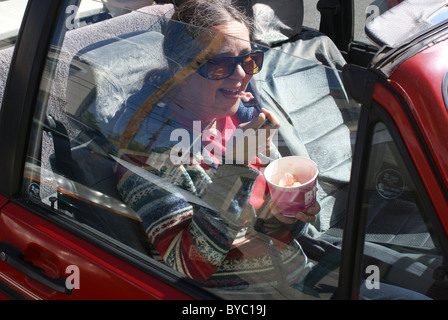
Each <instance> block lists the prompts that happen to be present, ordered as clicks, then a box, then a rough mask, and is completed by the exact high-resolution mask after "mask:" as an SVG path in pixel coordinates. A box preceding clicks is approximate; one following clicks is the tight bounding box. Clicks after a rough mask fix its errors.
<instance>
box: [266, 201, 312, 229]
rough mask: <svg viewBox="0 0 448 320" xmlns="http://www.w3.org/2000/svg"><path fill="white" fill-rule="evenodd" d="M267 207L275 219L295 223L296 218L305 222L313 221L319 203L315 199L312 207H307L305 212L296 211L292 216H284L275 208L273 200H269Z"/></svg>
mask: <svg viewBox="0 0 448 320" xmlns="http://www.w3.org/2000/svg"><path fill="white" fill-rule="evenodd" d="M269 207H270V209H271V214H272V215H273V216H274V217H275V218H277V220H279V221H281V222H283V223H286V224H293V223H296V222H297V221H298V220H299V221H302V222H305V223H309V222H314V220H315V219H316V215H317V214H318V213H319V212H320V204H319V202H317V201H316V204H315V205H314V206H313V207H311V208H309V209H307V210H306V211H305V212H297V213H296V215H295V216H294V217H287V216H284V215H283V214H282V213H281V212H280V211H279V210H278V209H277V207H276V206H275V203H274V202H271V203H270V204H269Z"/></svg>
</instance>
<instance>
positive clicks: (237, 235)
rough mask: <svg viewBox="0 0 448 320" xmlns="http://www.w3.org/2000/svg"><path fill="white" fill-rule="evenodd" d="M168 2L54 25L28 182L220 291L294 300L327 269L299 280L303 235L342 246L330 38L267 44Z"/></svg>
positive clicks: (343, 146) (341, 118)
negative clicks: (205, 24) (199, 22)
mask: <svg viewBox="0 0 448 320" xmlns="http://www.w3.org/2000/svg"><path fill="white" fill-rule="evenodd" d="M156 9H157V10H156ZM153 10H155V11H153ZM170 10H171V11H170ZM171 14H172V6H171V7H170V5H162V6H149V7H146V8H144V9H142V10H141V11H139V12H138V11H134V12H129V13H125V14H122V15H117V16H110V17H109V19H106V20H103V21H99V22H97V23H94V24H84V25H83V26H79V27H78V25H72V26H73V28H71V29H69V30H66V34H65V37H64V40H63V43H61V44H60V45H56V46H55V47H54V48H53V50H52V53H53V54H52V57H51V61H52V62H53V63H51V64H50V63H49V64H48V66H47V69H46V72H47V75H48V74H50V75H51V76H48V77H46V78H45V79H44V80H43V81H47V82H46V83H45V85H43V86H42V87H43V88H48V89H45V90H43V92H42V93H41V96H40V97H39V99H40V102H41V104H40V105H42V108H43V109H42V110H41V112H37V113H36V123H37V125H36V126H37V127H38V128H40V130H42V131H43V132H44V134H43V135H39V134H36V136H37V137H42V139H43V140H42V142H36V143H35V144H36V145H39V146H40V145H42V150H36V152H35V153H34V154H33V156H32V157H30V158H33V159H36V161H34V162H30V163H29V164H28V167H27V179H31V181H33V182H34V183H35V182H36V181H39V182H40V185H41V189H40V193H41V195H40V197H39V198H40V199H41V202H42V203H43V204H46V205H48V206H51V207H53V208H55V209H56V212H58V213H59V214H60V216H61V219H69V220H71V221H73V222H74V223H77V224H79V227H80V228H86V227H87V228H88V229H89V230H90V232H92V230H97V234H98V237H102V238H104V239H106V238H112V239H114V241H115V242H117V241H118V243H121V246H124V248H127V247H131V248H132V249H133V250H137V251H139V252H141V257H143V258H142V259H150V260H151V261H153V262H154V261H157V263H160V264H161V265H163V266H166V267H168V268H169V269H170V270H172V271H173V274H174V275H176V276H178V277H185V278H188V279H190V280H192V281H194V282H195V283H196V284H197V285H198V286H201V287H204V288H207V289H208V290H211V291H212V292H214V293H217V294H219V295H221V296H223V297H230V298H232V297H233V298H235V297H247V298H260V297H262V298H280V299H284V298H288V299H289V298H290V299H297V298H303V294H304V293H303V292H304V290H303V287H304V286H308V285H309V286H310V287H314V285H315V284H316V283H318V282H319V283H320V282H321V281H324V280H323V279H324V278H325V279H326V280H325V281H326V282H327V283H328V285H330V286H331V287H332V288H333V293H334V291H335V290H336V288H337V276H335V275H334V274H332V273H330V271H331V270H329V271H328V273H330V276H329V277H320V276H319V277H311V278H310V277H308V279H311V280H310V281H311V282H313V283H308V284H307V283H305V284H304V282H303V280H304V277H305V275H307V274H308V272H309V271H310V267H311V266H312V265H314V264H319V260H320V259H321V258H322V257H320V256H319V254H316V252H315V251H314V252H313V250H311V249H312V247H313V245H314V244H315V241H318V242H319V243H321V245H322V244H323V243H326V244H327V245H328V250H330V249H332V250H334V252H336V255H337V253H338V252H339V250H340V247H339V246H340V242H341V235H342V226H343V221H344V214H345V213H344V212H345V204H346V197H345V195H346V192H347V189H348V181H349V178H350V170H351V157H352V149H353V146H354V142H355V139H354V137H355V135H356V131H357V122H358V115H359V106H358V105H357V104H355V103H353V101H351V100H350V99H348V97H347V95H346V93H345V90H344V88H343V85H342V82H341V74H340V68H341V67H342V66H343V65H344V61H343V59H342V57H341V55H340V53H339V51H338V50H337V48H336V47H335V46H334V45H333V44H332V43H331V42H330V41H329V39H328V38H326V37H321V36H319V35H317V34H316V33H311V34H308V35H307V36H305V37H303V38H300V37H299V38H297V39H296V40H295V41H294V42H288V43H285V44H284V45H282V46H281V47H278V48H276V49H272V48H269V47H266V46H263V45H260V44H257V43H254V42H251V41H250V32H249V29H248V28H247V27H246V26H245V25H244V23H242V22H240V21H233V22H229V23H224V24H220V25H218V26H216V27H214V28H212V30H210V29H202V28H199V27H196V26H193V25H192V24H189V23H183V22H178V21H174V20H171V19H168V18H165V16H171ZM65 25H67V24H65ZM92 31H95V32H93V33H92ZM114 32H115V33H114ZM79 39H83V41H79ZM55 61H56V63H55ZM53 68H54V69H53ZM48 79H49V80H48ZM36 149H38V148H36ZM64 150H65V151H64ZM67 150H69V152H68V153H67ZM280 159H282V160H285V159H286V160H287V161H285V162H281V161H280ZM310 160H311V161H310ZM60 161H64V162H63V163H61V162H60ZM288 161H289V162H288ZM270 164H273V166H270ZM274 164H275V166H274ZM36 168H37V169H39V170H36ZM268 172H270V173H269V174H268ZM30 177H31V178H30ZM316 178H317V179H316ZM44 186H45V187H44ZM131 224H132V228H130V227H129V228H128V226H129V225H131ZM135 226H137V229H138V230H140V229H141V230H142V231H143V232H142V234H144V236H143V238H142V237H141V234H140V233H139V232H137V231H135V230H136V229H135V228H134V227H135ZM133 228H134V229H133ZM329 230H331V231H332V232H328V231H329ZM142 243H143V245H142ZM308 250H310V251H308ZM306 251H308V252H306ZM336 260H337V259H336ZM336 268H337V265H335V268H334V269H336ZM314 270H317V269H314ZM324 273H325V274H327V272H324ZM326 288H327V287H326ZM313 290H314V289H313ZM324 291H325V290H324ZM331 291H332V290H330V291H329V292H326V293H325V292H321V294H323V295H327V296H328V297H330V296H331V294H332V292H331Z"/></svg>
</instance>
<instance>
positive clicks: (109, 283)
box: [0, 1, 196, 300]
mask: <svg viewBox="0 0 448 320" xmlns="http://www.w3.org/2000/svg"><path fill="white" fill-rule="evenodd" d="M87 4H90V7H89V6H87V9H88V10H95V8H96V9H97V10H98V6H100V5H101V6H102V4H101V3H100V4H95V3H94V2H88V3H87ZM63 5H64V1H61V2H55V1H29V2H28V6H27V8H26V10H25V14H24V20H23V24H22V28H21V30H20V34H19V37H18V40H17V42H16V44H15V48H14V49H15V51H14V54H12V52H13V50H12V49H13V48H11V47H9V48H8V47H7V48H2V50H1V52H0V53H1V54H2V59H3V58H4V59H11V60H10V61H11V66H10V69H9V78H8V82H7V86H6V88H4V89H5V90H4V96H3V98H4V99H3V103H2V109H1V110H2V117H1V118H2V119H1V121H0V122H1V125H0V127H1V129H0V130H1V136H2V138H1V139H0V140H1V145H2V147H3V149H2V154H3V155H5V156H4V157H2V160H1V164H0V167H1V168H2V171H3V172H2V174H1V176H0V189H1V194H2V196H0V210H1V211H0V294H1V297H9V298H19V299H20V298H24V299H37V300H39V299H189V298H190V297H191V295H190V294H186V293H185V292H194V291H195V290H196V289H194V288H193V289H191V290H190V289H186V287H188V286H189V284H188V283H186V282H185V281H184V280H182V279H179V278H177V279H176V277H174V278H173V277H172V276H167V274H168V273H167V272H166V270H164V269H163V267H162V268H161V267H160V265H153V266H150V264H151V263H149V265H148V263H147V262H146V263H145V264H143V263H142V262H141V261H140V260H139V259H135V258H134V259H133V258H132V254H123V251H122V249H121V248H120V245H117V244H114V243H105V242H104V241H99V240H98V237H95V235H94V236H93V237H92V234H95V232H91V233H90V234H89V232H85V230H84V231H80V230H78V231H77V228H76V227H73V225H71V224H70V222H68V223H66V222H67V221H65V223H64V221H63V220H60V219H56V220H55V219H54V216H52V215H53V214H52V212H51V210H48V209H49V208H50V207H47V208H42V207H39V206H36V205H35V204H34V203H33V199H37V198H39V197H40V195H39V193H40V192H41V191H42V189H43V188H44V187H45V183H43V182H42V180H41V179H40V177H38V178H36V176H33V175H32V174H31V176H30V173H29V172H28V171H27V170H25V171H24V167H25V165H24V164H25V162H28V164H30V163H32V160H31V162H30V161H29V160H30V159H28V160H27V161H25V157H24V155H25V154H26V152H27V151H26V149H27V142H26V141H27V140H28V139H29V137H28V134H29V133H30V132H32V131H30V125H31V124H32V121H30V119H31V118H29V116H30V115H32V114H33V112H34V110H35V109H34V105H35V104H34V103H35V102H33V101H35V97H36V95H37V94H38V92H39V86H40V83H41V74H42V70H43V69H45V70H46V71H48V70H49V68H50V69H51V59H50V60H47V61H46V59H47V58H46V56H47V51H48V48H49V43H50V42H52V41H54V40H50V39H52V37H53V35H54V37H55V38H58V37H59V36H60V35H59V34H58V32H61V30H65V29H64V28H58V26H61V25H62V26H64V25H65V21H66V19H70V16H71V14H74V13H76V12H77V9H79V8H78V7H77V6H76V3H75V4H73V7H71V8H75V9H76V10H73V11H68V12H67V13H66V14H63V15H62V16H59V11H60V10H61V8H62V6H63ZM64 8H66V7H64ZM88 10H87V11H88ZM89 12H90V11H89ZM100 14H101V12H100V11H98V13H97V14H96V15H95V16H97V17H98V15H100ZM72 19H73V18H72ZM67 21H68V20H67ZM70 21H73V20H70ZM18 31H19V30H16V32H18ZM55 38H53V39H55ZM50 55H51V54H50ZM11 56H13V57H12V58H11ZM5 57H6V58H5ZM8 57H9V58H8ZM49 61H50V62H49ZM49 63H50V64H49ZM44 65H46V66H45V67H44ZM44 74H45V73H44ZM4 76H5V77H4V78H5V80H6V74H5V75H4ZM2 78H3V77H2ZM44 79H45V77H44ZM43 81H45V80H43ZM36 147H41V146H40V145H39V146H36ZM27 181H28V182H27ZM22 185H24V188H25V189H21V188H22ZM23 190H25V191H24V192H25V194H27V195H29V198H28V199H27V200H24V199H23V198H22V197H20V196H18V195H19V194H21V193H22V192H23ZM59 191H60V192H61V193H63V192H68V191H67V189H66V190H59ZM30 200H31V201H30ZM68 230H71V231H68ZM92 239H93V240H92ZM92 243H96V244H97V245H94V244H92ZM104 246H106V247H107V251H106V250H104ZM123 256H125V257H126V259H125V260H126V262H125V260H123V259H121V258H120V257H123ZM143 265H144V267H142V266H143ZM148 270H149V271H148ZM176 283H177V284H176ZM185 285H186V287H185ZM174 286H175V287H177V288H175V287H174Z"/></svg>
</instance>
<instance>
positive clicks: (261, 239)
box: [116, 107, 306, 292]
mask: <svg viewBox="0 0 448 320" xmlns="http://www.w3.org/2000/svg"><path fill="white" fill-rule="evenodd" d="M243 108H244V107H243ZM166 109H167V108H155V109H154V111H153V112H152V113H151V114H150V115H149V116H148V117H147V118H146V121H147V122H148V124H147V125H145V126H143V127H144V128H154V127H156V125H155V124H158V126H159V127H160V120H158V119H160V118H164V119H166V118H167V115H166V114H161V113H165V112H167V110H166ZM240 109H241V108H240ZM244 109H246V110H247V108H244ZM250 116H251V115H249V117H250ZM247 117H248V115H247V114H246V115H244V116H242V115H241V113H239V114H237V115H236V116H234V117H232V118H228V119H226V121H229V120H230V121H231V122H233V123H234V125H237V123H235V122H238V121H244V120H247ZM244 118H246V119H244ZM124 119H126V116H124ZM150 124H152V125H150ZM178 127H179V124H178V123H176V122H175V121H171V122H169V123H165V127H164V128H163V130H159V131H158V137H159V138H160V139H159V141H157V139H153V141H152V142H151V147H150V150H149V151H147V152H145V153H142V152H132V151H129V150H128V151H129V152H127V153H126V154H124V155H123V156H122V159H123V160H125V161H126V162H127V163H130V164H132V165H135V166H136V167H138V168H139V169H140V172H139V171H138V170H130V169H129V167H124V166H121V165H118V166H117V168H116V180H117V187H118V190H119V192H120V194H121V195H122V198H123V201H124V202H125V203H126V204H127V205H128V206H130V207H131V208H132V209H133V210H135V211H136V212H137V214H138V215H139V216H140V218H141V219H142V221H143V222H142V223H143V227H144V229H145V231H146V233H147V236H148V240H149V243H150V244H151V247H152V248H153V257H154V258H155V259H158V260H159V261H161V262H163V263H165V264H166V265H168V266H170V267H172V268H173V269H175V270H177V271H179V272H181V273H182V274H185V275H186V276H188V277H189V278H191V279H194V280H197V281H199V282H200V283H202V284H203V285H205V286H207V287H211V288H219V289H225V290H238V291H239V292H240V291H241V290H243V291H247V292H251V291H253V292H260V291H263V292H268V291H271V290H281V288H282V287H287V286H289V285H290V284H293V283H297V282H298V281H299V280H300V278H301V275H302V271H303V269H304V266H305V264H306V257H305V256H304V254H303V252H302V250H301V248H300V245H299V244H298V243H297V241H296V240H295V237H296V236H298V235H299V234H300V233H302V232H303V230H304V228H305V224H304V223H302V222H298V223H296V224H295V225H285V224H282V223H280V222H279V221H278V220H277V219H275V218H273V217H271V218H270V217H269V210H268V206H267V202H266V201H265V199H266V198H267V197H268V195H269V192H268V191H267V188H266V184H265V181H264V177H263V175H262V174H260V171H258V170H257V169H259V168H258V167H257V166H244V165H228V164H220V165H214V164H211V165H210V163H209V162H207V164H206V163H205V161H204V155H205V154H206V153H204V152H203V151H204V148H201V149H200V150H201V152H200V153H198V154H191V157H192V158H191V159H192V161H190V162H189V163H187V164H178V165H174V164H173V163H172V161H171V160H170V150H171V148H170V147H169V145H167V138H166V137H167V136H168V133H169V132H172V131H173V130H174V129H175V128H178ZM164 131H166V132H164ZM142 135H147V136H151V137H154V134H152V133H151V134H150V133H148V132H144V131H142V132H140V133H139V137H137V138H136V139H139V141H144V140H145V139H144V138H142ZM147 140H148V139H146V141H147ZM171 143H172V144H174V143H175V142H171ZM141 169H143V170H144V172H145V174H141ZM148 177H153V178H155V179H148ZM156 178H157V179H160V178H161V179H163V181H165V183H162V184H161V183H157V181H159V180H157V179H156ZM173 186H175V187H173ZM173 188H177V189H173ZM173 190H174V191H173ZM185 192H187V195H186V193H185ZM191 196H192V197H193V199H197V200H198V201H191V198H192V197H191Z"/></svg>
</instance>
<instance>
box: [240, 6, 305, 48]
mask: <svg viewBox="0 0 448 320" xmlns="http://www.w3.org/2000/svg"><path fill="white" fill-rule="evenodd" d="M233 2H234V3H235V5H236V6H238V7H239V8H241V9H243V10H245V11H246V12H247V14H249V15H250V16H252V17H253V19H254V25H255V30H254V41H255V42H258V43H261V44H264V45H267V46H273V45H275V44H277V43H280V42H282V41H286V40H288V39H290V38H292V37H294V36H295V35H297V34H299V33H300V32H301V31H302V23H303V0H233Z"/></svg>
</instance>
